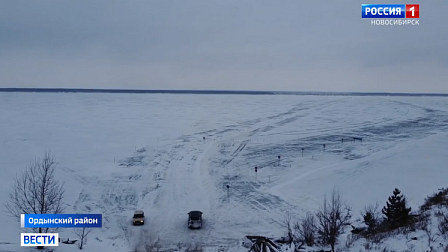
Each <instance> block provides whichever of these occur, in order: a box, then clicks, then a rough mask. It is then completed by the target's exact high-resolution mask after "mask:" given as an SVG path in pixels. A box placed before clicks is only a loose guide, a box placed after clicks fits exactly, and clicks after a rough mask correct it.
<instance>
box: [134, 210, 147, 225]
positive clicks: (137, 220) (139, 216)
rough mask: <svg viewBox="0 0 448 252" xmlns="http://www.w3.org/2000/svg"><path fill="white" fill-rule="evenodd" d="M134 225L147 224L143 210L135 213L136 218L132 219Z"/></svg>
mask: <svg viewBox="0 0 448 252" xmlns="http://www.w3.org/2000/svg"><path fill="white" fill-rule="evenodd" d="M132 224H134V225H143V224H145V213H144V212H143V211H142V210H137V211H135V212H134V216H133V217H132Z"/></svg>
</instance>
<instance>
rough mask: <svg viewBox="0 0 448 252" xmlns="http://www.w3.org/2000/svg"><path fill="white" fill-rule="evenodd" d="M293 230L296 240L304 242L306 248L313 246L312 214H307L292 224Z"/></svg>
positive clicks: (314, 229)
mask: <svg viewBox="0 0 448 252" xmlns="http://www.w3.org/2000/svg"><path fill="white" fill-rule="evenodd" d="M294 230H295V233H296V236H298V240H300V241H302V242H305V243H306V245H307V246H314V242H315V234H316V219H315V218H314V214H312V213H311V212H307V213H306V216H305V217H304V218H302V219H301V220H300V221H299V222H296V223H295V224H294Z"/></svg>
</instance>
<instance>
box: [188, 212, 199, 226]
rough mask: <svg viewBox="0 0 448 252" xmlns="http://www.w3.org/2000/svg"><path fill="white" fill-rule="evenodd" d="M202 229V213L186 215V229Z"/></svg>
mask: <svg viewBox="0 0 448 252" xmlns="http://www.w3.org/2000/svg"><path fill="white" fill-rule="evenodd" d="M201 227H202V212H201V211H191V212H189V213H188V228H191V229H193V228H195V229H196V228H201Z"/></svg>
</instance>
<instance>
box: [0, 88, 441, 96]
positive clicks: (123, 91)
mask: <svg viewBox="0 0 448 252" xmlns="http://www.w3.org/2000/svg"><path fill="white" fill-rule="evenodd" d="M0 92H3V93H5V92H21V93H115V94H240V95H333V96H341V95H342V96H443V97H448V94H443V93H387V92H381V93H375V92H373V93H367V92H312V91H309V92H307V91H303V92H297V91H250V90H143V89H82V88H0Z"/></svg>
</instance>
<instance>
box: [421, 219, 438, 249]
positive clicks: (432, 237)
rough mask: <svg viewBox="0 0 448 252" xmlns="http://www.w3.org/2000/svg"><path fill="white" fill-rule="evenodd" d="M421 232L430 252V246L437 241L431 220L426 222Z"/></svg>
mask: <svg viewBox="0 0 448 252" xmlns="http://www.w3.org/2000/svg"><path fill="white" fill-rule="evenodd" d="M423 231H425V234H426V237H427V240H428V248H431V250H432V247H431V244H432V243H434V242H436V241H437V240H438V239H439V235H438V234H436V233H434V232H433V230H432V222H431V220H429V221H428V222H427V224H426V227H424V228H423Z"/></svg>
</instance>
